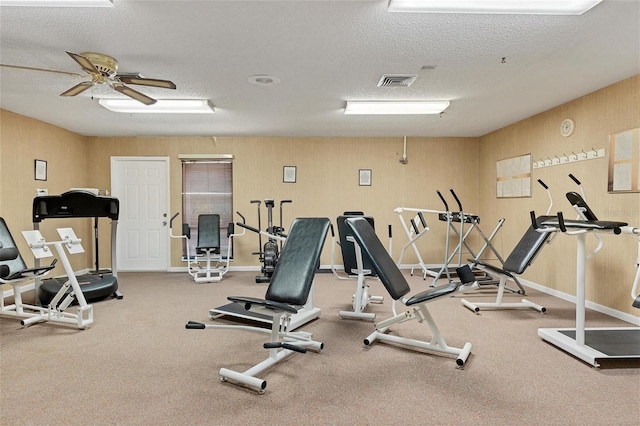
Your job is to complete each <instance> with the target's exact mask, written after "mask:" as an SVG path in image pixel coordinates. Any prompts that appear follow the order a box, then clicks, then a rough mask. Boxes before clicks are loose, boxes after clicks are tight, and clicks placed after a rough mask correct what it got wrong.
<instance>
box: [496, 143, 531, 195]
mask: <svg viewBox="0 0 640 426" xmlns="http://www.w3.org/2000/svg"><path fill="white" fill-rule="evenodd" d="M496 197H497V198H522V197H531V154H525V155H520V156H518V157H511V158H506V159H504V160H499V161H497V162H496Z"/></svg>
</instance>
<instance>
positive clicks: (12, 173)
mask: <svg viewBox="0 0 640 426" xmlns="http://www.w3.org/2000/svg"><path fill="white" fill-rule="evenodd" d="M0 112H1V113H2V115H1V116H0V119H1V120H2V121H1V122H0V126H1V133H0V135H1V136H2V139H1V140H0V162H1V163H0V164H1V165H2V170H1V171H0V214H2V216H3V217H5V219H7V221H8V222H9V225H10V227H11V229H12V230H13V232H14V234H15V233H17V232H18V231H19V230H22V229H30V228H31V227H32V223H31V202H32V199H33V196H34V195H35V189H36V188H39V187H43V186H44V185H42V182H36V181H34V180H33V160H34V159H35V158H38V159H43V160H47V161H48V165H49V180H48V181H47V182H46V187H47V188H48V189H49V193H50V194H57V193H61V192H64V191H66V190H68V189H69V188H70V187H76V186H87V187H97V188H101V189H110V188H109V186H110V170H109V168H110V157H111V156H167V157H169V158H170V167H171V170H170V174H171V178H170V191H171V211H172V212H177V211H179V210H180V205H181V202H180V191H181V182H180V162H179V160H178V154H196V153H198V154H207V153H212V154H233V155H234V156H235V160H234V166H233V167H234V169H233V170H234V173H233V179H234V210H237V211H240V212H242V213H243V214H244V215H245V216H246V217H247V221H248V223H249V224H254V225H255V224H256V220H257V218H256V208H255V205H252V204H250V203H249V201H250V200H252V199H264V198H274V199H275V200H276V201H279V200H281V199H285V198H290V199H292V200H293V203H292V204H290V205H287V206H285V209H284V224H285V228H286V227H288V225H289V223H290V222H291V220H292V219H293V218H294V217H298V216H327V217H330V218H331V219H332V220H335V217H336V216H337V215H339V214H340V213H342V212H343V211H345V210H362V211H364V212H365V213H367V214H369V215H372V216H374V218H375V220H376V229H377V231H378V234H379V236H380V237H381V238H382V240H383V241H385V242H386V241H387V224H389V223H390V224H392V225H393V226H394V255H395V257H396V258H397V256H398V255H399V251H400V248H401V246H402V245H403V244H404V243H405V241H406V237H405V236H404V235H403V232H402V230H401V228H400V222H399V221H398V218H397V216H396V215H395V213H393V209H395V208H396V207H399V206H402V207H418V208H429V209H441V208H442V206H441V203H440V201H439V199H438V198H437V195H436V192H435V191H436V190H437V189H439V190H441V191H443V192H446V191H448V189H449V188H454V189H455V190H456V191H457V192H458V194H459V195H460V198H461V200H462V201H463V203H464V207H465V210H466V211H471V212H473V213H478V214H479V215H480V216H481V217H482V223H481V225H482V229H483V231H484V232H485V233H489V232H490V231H491V229H492V228H493V227H494V226H495V224H496V223H497V221H498V220H499V219H500V218H502V217H504V218H505V219H506V222H505V224H504V227H503V230H502V231H501V232H500V233H499V234H498V237H497V238H496V240H495V245H496V247H497V248H498V250H499V251H500V253H502V254H503V255H504V256H506V255H508V254H509V252H510V251H511V249H512V248H513V246H514V245H515V244H516V242H517V241H518V239H519V238H520V236H521V235H522V233H523V232H524V230H525V229H526V228H527V227H528V226H529V213H528V212H529V211H530V210H536V212H539V213H542V212H544V211H545V210H546V208H547V197H546V194H545V193H544V192H543V191H542V190H541V188H540V187H539V186H537V185H535V186H534V188H533V196H532V197H531V198H524V199H500V200H498V199H496V195H495V179H496V170H495V162H496V161H497V160H501V159H504V158H508V157H512V156H517V155H522V154H525V153H531V154H532V155H533V158H534V159H538V158H546V157H553V156H555V155H562V154H569V153H571V152H581V151H582V150H585V151H586V150H589V149H591V148H596V149H597V148H607V156H608V135H609V134H610V133H611V132H618V131H621V130H625V129H629V128H632V127H637V126H640V76H636V77H633V78H631V79H628V80H625V81H622V82H619V83H617V84H614V85H612V86H610V87H607V88H604V89H602V90H599V91H597V92H595V93H593V94H590V95H587V96H585V97H582V98H579V99H577V100H575V101H573V102H569V103H567V104H564V105H562V106H560V107H557V108H554V109H552V110H550V111H547V112H544V113H542V114H539V115H536V116H534V117H531V118H529V119H526V120H523V121H521V122H519V123H515V124H513V125H511V126H508V127H505V128H504V129H500V130H498V131H496V132H493V133H491V134H488V135H485V136H483V137H481V138H408V140H407V145H408V148H407V151H408V159H409V162H408V164H406V165H402V164H400V163H399V159H400V157H401V155H402V138H249V137H241V138H222V137H218V138H210V137H177V138H164V137H125V138H119V137H118V138H101V137H82V136H79V135H75V134H73V133H71V132H68V131H65V130H63V129H59V128H56V127H55V126H51V125H48V124H46V123H42V122H39V121H37V120H33V119H30V118H26V117H22V116H18V115H16V114H12V113H10V112H7V111H1V110H0ZM567 117H569V118H572V119H574V120H575V122H576V126H577V127H576V132H575V133H574V135H573V136H571V137H569V138H563V137H561V136H560V134H559V126H560V122H561V121H562V119H564V118H567ZM36 153H37V154H36ZM285 165H291V166H296V167H297V182H296V183H295V184H285V183H283V182H282V167H283V166H285ZM358 169H371V170H372V172H373V185H372V186H370V187H361V186H358ZM568 173H573V174H574V175H575V176H577V177H578V178H580V179H581V180H582V181H583V183H584V187H585V189H586V190H587V195H588V197H589V202H590V204H592V205H593V209H594V210H595V211H596V212H597V213H598V214H599V216H600V217H601V218H602V219H611V220H624V221H628V222H629V223H631V224H634V225H640V215H639V213H638V212H640V194H615V195H613V194H608V193H607V187H606V186H607V160H606V159H602V160H591V161H585V162H579V163H571V164H570V165H563V166H556V167H549V168H545V169H539V170H538V169H536V170H534V176H533V177H534V180H535V179H543V180H544V181H545V182H546V183H547V184H548V185H549V186H550V187H551V189H552V190H553V194H554V197H555V206H554V211H557V210H562V211H564V212H565V213H566V214H567V215H568V216H572V213H571V211H570V206H569V204H568V202H567V201H566V200H565V198H564V194H565V193H566V192H567V191H569V190H574V189H576V186H575V185H574V184H573V183H572V182H571V181H570V180H569V179H568V177H567V175H568ZM451 203H452V202H451ZM263 214H264V211H263ZM264 218H265V216H264V215H263V219H264ZM427 219H428V220H429V226H430V227H431V229H432V231H431V232H430V233H429V234H428V235H427V236H425V238H424V239H423V240H424V241H422V242H421V245H420V250H421V253H422V255H423V258H424V260H425V262H427V263H440V262H442V258H443V256H444V252H443V242H444V236H445V225H444V223H442V222H438V221H436V220H434V217H433V216H431V217H429V216H427ZM275 220H276V222H278V221H279V215H278V214H277V212H276V215H275ZM82 221H85V220H84V219H82ZM63 222H64V221H60V222H59V223H58V221H53V220H52V221H49V223H47V222H46V221H45V223H44V224H43V233H45V235H46V236H47V237H48V236H49V234H50V233H52V232H55V231H54V228H55V227H58V226H61V225H62V223H63ZM85 222H86V224H85V223H84V222H78V220H75V221H73V222H71V223H69V224H67V225H65V226H73V227H74V228H75V229H76V230H77V231H78V234H79V235H81V236H82V238H89V237H90V221H88V220H86V221H85ZM79 224H80V225H79ZM79 226H80V228H81V229H80V230H78V227H79ZM106 226H108V224H106V223H103V222H101V235H105V236H106V235H108V231H107V230H106V229H103V228H105V227H106ZM263 227H264V222H263ZM48 228H51V229H50V230H49V229H48ZM52 235H53V234H52ZM52 238H53V237H52ZM16 239H17V240H20V238H16ZM605 239H606V241H605V242H606V244H605V249H604V251H603V252H602V253H601V254H600V255H598V256H597V257H596V258H594V259H593V261H591V262H589V265H588V272H587V276H588V280H589V283H588V285H587V287H588V290H587V297H588V298H589V299H590V300H592V301H594V302H596V303H599V304H602V305H605V306H608V307H611V308H613V309H617V310H620V311H622V312H627V313H631V314H635V312H632V311H631V307H630V298H629V289H630V285H631V282H632V280H633V274H634V273H635V268H634V263H635V256H636V242H635V241H634V240H633V238H631V237H629V236H626V237H613V236H605ZM105 240H107V239H106V238H103V241H102V243H103V244H106V243H107V241H105ZM474 245H475V247H476V248H477V246H478V245H479V242H478V241H477V239H476V240H475V241H474ZM257 246H258V242H257V236H256V235H255V234H250V233H247V234H246V235H245V236H244V237H242V238H239V239H238V241H237V245H236V256H237V258H236V260H235V263H234V265H236V266H247V265H250V266H257V265H258V262H257V258H256V256H253V255H252V254H251V252H253V251H255V250H256V249H257ZM88 249H89V250H90V249H91V247H90V246H89V247H88ZM101 249H102V246H101ZM21 250H22V251H23V252H26V249H24V248H23V247H22V246H21ZM101 253H102V255H103V256H105V259H104V260H101V264H104V263H105V262H108V250H106V247H105V249H102V250H101ZM179 255H180V246H179V243H178V242H177V241H174V243H173V245H172V265H173V266H181V265H182V264H181V262H180V260H179ZM338 258H340V257H338ZM414 261H415V259H414V257H413V256H412V254H411V253H409V254H408V256H407V257H405V259H404V260H403V263H405V264H406V263H411V262H414ZM74 262H75V263H74V268H83V267H88V266H89V265H90V264H91V256H89V257H88V258H86V259H74ZM329 262H330V258H329V244H327V246H326V248H325V252H324V254H323V258H322V263H323V264H329ZM79 265H82V266H79ZM525 278H527V279H529V280H531V281H534V282H537V283H540V284H543V285H546V286H549V287H550V288H552V289H556V290H559V291H562V292H565V293H568V294H574V293H575V239H573V238H572V237H568V236H559V237H558V238H557V239H556V241H555V242H554V243H553V244H552V245H551V246H549V247H547V248H545V250H544V251H543V252H542V253H541V255H540V258H539V259H538V260H537V262H536V263H534V265H533V267H532V268H531V269H530V270H529V271H527V273H526V274H525Z"/></svg>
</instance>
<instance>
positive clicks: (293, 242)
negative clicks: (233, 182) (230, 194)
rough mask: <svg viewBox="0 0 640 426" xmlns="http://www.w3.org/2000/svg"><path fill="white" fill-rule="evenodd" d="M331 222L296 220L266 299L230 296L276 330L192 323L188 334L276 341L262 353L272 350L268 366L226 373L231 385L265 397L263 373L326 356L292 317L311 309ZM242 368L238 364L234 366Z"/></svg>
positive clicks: (224, 377)
mask: <svg viewBox="0 0 640 426" xmlns="http://www.w3.org/2000/svg"><path fill="white" fill-rule="evenodd" d="M330 226H331V221H330V220H329V219H328V218H297V219H295V220H294V221H293V222H292V224H291V227H290V228H289V233H288V235H287V238H286V242H285V244H284V247H283V249H282V252H281V254H280V258H279V259H278V263H276V266H275V269H274V271H273V275H272V276H271V281H270V283H269V287H268V288H267V292H266V294H265V298H264V299H258V298H255V297H244V296H229V297H228V298H227V299H228V300H230V301H231V302H234V303H237V304H240V305H244V308H245V309H246V310H252V311H253V312H254V313H256V312H257V313H259V314H264V315H268V316H270V317H271V318H272V321H271V322H272V325H271V330H270V331H268V330H266V329H264V328H262V327H247V326H232V325H229V326H227V325H225V326H218V325H210V324H203V323H199V322H195V321H189V322H188V323H187V324H186V326H185V328H187V329H192V330H195V329H215V328H225V329H230V328H237V329H240V330H247V331H256V332H260V333H264V332H267V333H269V334H270V335H271V340H270V341H269V342H266V343H264V345H263V348H264V349H268V350H269V356H268V358H267V359H265V360H264V361H262V362H260V363H258V364H257V365H255V366H253V367H251V368H249V369H248V370H246V371H244V372H238V371H234V370H230V369H228V368H221V369H220V370H219V374H220V377H221V379H222V381H223V382H226V381H230V382H234V383H237V384H241V385H244V386H247V387H250V388H253V389H255V390H257V391H258V392H259V393H264V389H265V388H266V387H267V381H266V380H263V379H260V378H258V377H256V376H257V375H258V374H260V373H261V372H262V371H264V370H266V369H267V368H269V367H271V366H273V365H275V364H277V363H279V362H280V361H282V360H284V359H285V358H286V357H288V356H289V355H291V354H292V353H294V352H298V353H306V351H307V349H312V350H314V351H317V352H319V351H321V350H322V348H323V347H324V344H323V343H322V342H318V341H315V340H312V337H313V336H312V334H311V333H308V332H303V331H292V330H290V329H289V325H290V320H291V315H293V314H296V313H298V311H299V310H300V309H301V308H303V306H304V305H305V304H306V303H307V299H308V298H309V294H310V292H311V289H312V285H313V278H314V276H315V274H316V271H317V269H318V267H319V265H320V255H321V254H322V247H323V246H324V241H325V239H326V237H327V233H328V231H329V227H330ZM235 362H237V360H236V361H235Z"/></svg>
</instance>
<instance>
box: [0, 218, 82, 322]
mask: <svg viewBox="0 0 640 426" xmlns="http://www.w3.org/2000/svg"><path fill="white" fill-rule="evenodd" d="M58 234H59V235H60V238H61V240H60V241H54V242H46V241H45V239H44V238H43V237H42V234H40V231H37V230H36V231H23V232H22V235H23V236H24V238H25V240H26V241H27V243H28V244H29V248H30V249H31V252H32V253H33V255H34V256H35V257H36V259H42V258H46V257H53V254H52V253H51V250H50V247H51V246H53V247H55V249H56V252H57V253H58V257H59V259H60V260H61V262H62V265H63V266H64V270H65V272H66V273H67V277H66V279H65V282H64V285H63V286H62V287H60V289H59V290H58V292H57V293H56V294H55V296H54V297H53V298H52V300H51V302H50V303H49V304H48V305H46V306H36V305H29V304H25V303H24V301H23V299H22V295H23V293H24V292H25V290H24V287H26V286H25V285H24V284H26V283H27V282H29V281H33V280H35V278H39V277H45V276H46V275H47V274H49V272H50V271H51V270H52V269H53V268H54V267H55V265H56V262H57V259H54V260H53V262H52V263H51V264H50V265H48V266H36V267H34V268H27V266H26V264H25V262H24V259H23V258H22V256H21V255H20V252H19V251H18V247H17V246H16V244H15V241H14V239H13V236H12V235H11V232H10V231H9V228H8V227H7V224H6V222H5V221H4V219H3V218H0V283H1V284H10V285H11V286H12V287H13V303H12V304H10V305H5V295H4V293H3V294H2V298H0V315H7V316H13V317H18V318H22V320H21V321H20V324H21V325H22V326H29V325H31V324H35V323H38V322H47V321H50V322H59V323H66V324H75V325H77V327H78V328H80V329H84V328H86V327H87V326H89V325H91V324H93V306H92V305H89V304H87V301H86V300H85V298H84V295H83V293H82V290H81V288H80V284H79V283H78V280H77V278H76V276H75V275H74V273H73V269H72V268H71V264H70V263H69V260H68V258H67V256H66V253H65V248H66V249H67V251H68V252H69V254H75V253H82V252H83V251H84V250H83V248H82V245H81V244H80V240H79V239H78V238H77V237H76V235H75V233H74V232H73V230H72V229H71V228H59V229H58ZM74 302H75V303H77V304H78V307H77V309H76V313H71V312H66V309H67V308H68V307H69V306H70V305H71V304H72V303H74Z"/></svg>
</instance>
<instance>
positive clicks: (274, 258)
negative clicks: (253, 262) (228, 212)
mask: <svg viewBox="0 0 640 426" xmlns="http://www.w3.org/2000/svg"><path fill="white" fill-rule="evenodd" d="M250 202H251V204H257V205H258V228H254V227H252V226H248V225H246V224H244V223H237V225H238V226H240V227H242V228H246V229H248V230H250V231H253V232H255V233H257V234H258V251H257V252H254V253H253V254H255V255H258V256H259V257H258V258H259V260H260V262H261V263H262V267H261V268H260V272H262V275H258V276H256V283H268V282H270V281H271V276H272V275H273V271H274V270H275V268H276V263H278V257H279V256H280V251H281V249H282V241H283V239H284V238H286V234H285V233H284V228H283V227H282V205H283V204H287V203H291V202H292V201H291V200H282V201H280V226H277V225H274V224H273V207H274V206H275V202H274V200H273V199H272V198H267V199H265V200H264V205H265V206H266V207H267V229H266V231H261V230H260V229H261V228H262V221H261V216H260V210H261V208H260V207H261V204H262V202H261V201H260V200H251V201H250ZM263 234H264V235H265V236H266V237H267V241H266V242H265V243H264V245H262V235H263ZM278 240H280V243H279V244H278Z"/></svg>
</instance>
